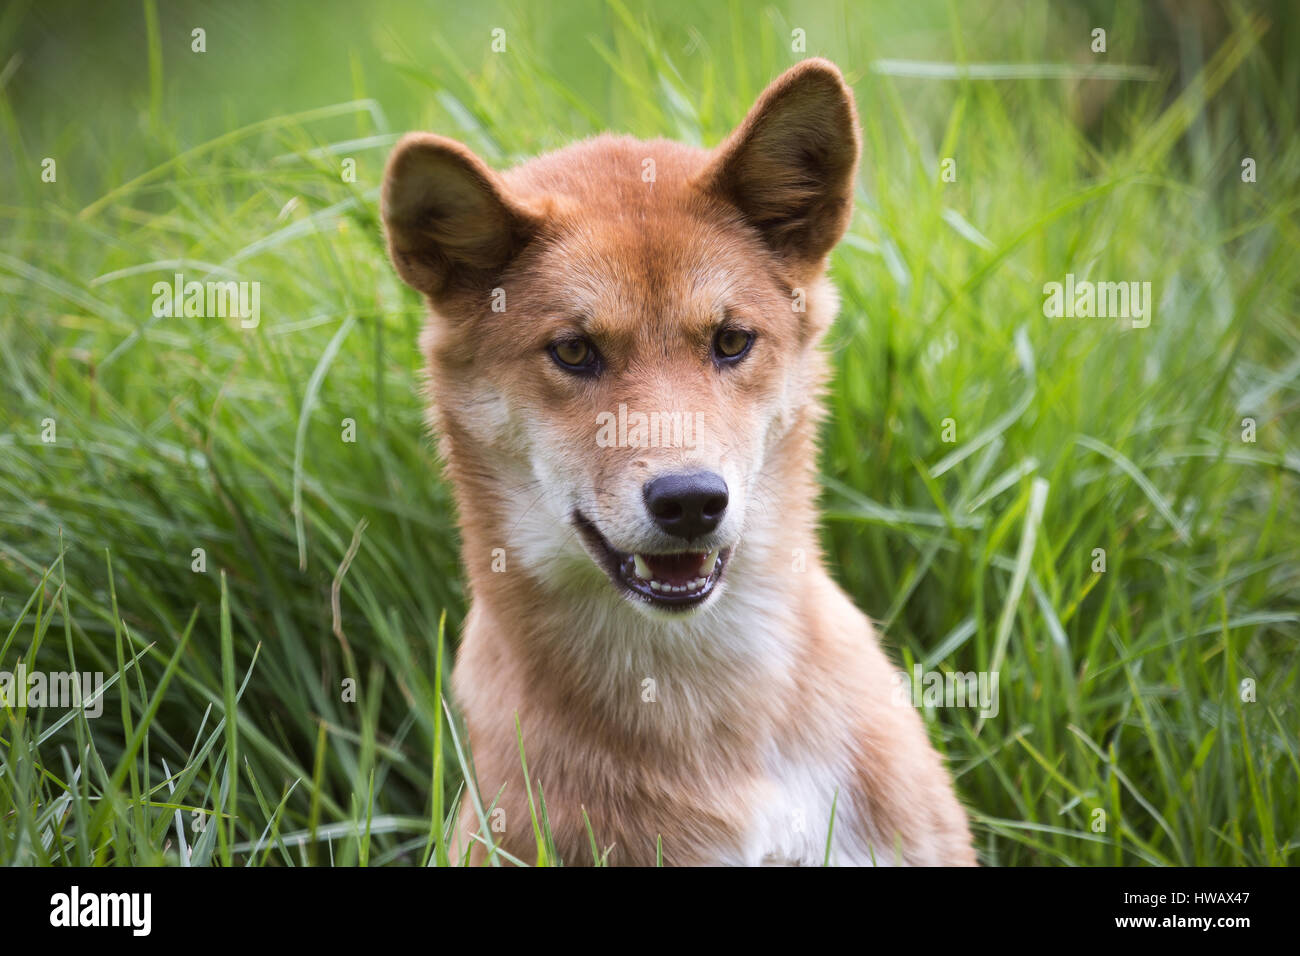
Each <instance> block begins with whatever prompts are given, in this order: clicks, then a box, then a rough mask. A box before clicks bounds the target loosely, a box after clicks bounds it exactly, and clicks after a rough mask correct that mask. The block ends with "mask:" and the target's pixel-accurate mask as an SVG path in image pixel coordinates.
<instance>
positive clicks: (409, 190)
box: [381, 133, 540, 298]
mask: <svg viewBox="0 0 1300 956" xmlns="http://www.w3.org/2000/svg"><path fill="white" fill-rule="evenodd" d="M381 209H382V213H383V217H384V229H385V231H386V232H387V234H388V254H389V256H390V258H392V260H393V265H394V266H395V267H396V268H397V273H398V275H400V276H401V277H402V279H403V280H404V281H405V282H406V283H407V284H408V285H410V286H412V287H414V288H415V289H418V290H419V291H420V292H423V293H425V294H426V295H428V296H430V297H434V298H436V297H439V296H441V295H443V294H445V293H447V292H449V291H451V290H452V289H453V288H456V287H458V286H472V285H473V284H474V283H476V282H479V283H483V282H487V281H489V280H490V279H491V278H492V276H493V275H494V274H495V273H497V272H499V271H500V270H501V269H502V268H504V267H505V266H506V265H507V264H508V263H509V262H510V260H511V259H513V258H514V257H515V256H516V255H517V254H518V253H519V251H520V250H521V249H522V248H523V247H524V246H525V245H526V244H527V243H528V240H529V239H530V238H532V236H533V235H534V234H535V233H536V231H537V228H538V226H539V225H540V217H539V216H538V215H537V214H536V213H535V212H533V211H532V210H531V209H529V208H528V207H527V206H526V205H525V204H524V203H523V202H521V201H520V200H517V199H514V198H512V197H511V196H510V195H509V194H508V193H507V191H506V189H505V187H504V185H503V184H502V182H501V179H500V177H499V176H497V174H496V173H494V172H493V171H492V170H491V169H489V168H488V167H487V166H486V165H484V163H483V161H482V160H480V159H479V158H478V157H477V156H475V155H474V154H473V153H472V152H471V151H470V150H469V149H468V148H467V147H465V146H463V145H462V144H460V143H458V142H456V141H455V140H452V139H446V138H444V137H442V136H435V135H433V134H432V133H410V134H408V135H406V136H403V137H402V139H401V140H400V141H399V142H398V144H397V146H396V147H395V148H394V149H393V154H392V155H391V156H390V157H389V159H388V168H387V169H386V170H385V172H384V186H383V194H382V198H381Z"/></svg>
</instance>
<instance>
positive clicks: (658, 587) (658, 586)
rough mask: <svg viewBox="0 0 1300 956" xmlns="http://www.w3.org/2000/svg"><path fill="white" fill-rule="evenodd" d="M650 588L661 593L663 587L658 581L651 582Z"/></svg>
mask: <svg viewBox="0 0 1300 956" xmlns="http://www.w3.org/2000/svg"><path fill="white" fill-rule="evenodd" d="M650 587H652V588H654V589H655V590H656V591H662V590H663V589H664V586H663V585H662V584H660V583H659V582H658V581H651V582H650Z"/></svg>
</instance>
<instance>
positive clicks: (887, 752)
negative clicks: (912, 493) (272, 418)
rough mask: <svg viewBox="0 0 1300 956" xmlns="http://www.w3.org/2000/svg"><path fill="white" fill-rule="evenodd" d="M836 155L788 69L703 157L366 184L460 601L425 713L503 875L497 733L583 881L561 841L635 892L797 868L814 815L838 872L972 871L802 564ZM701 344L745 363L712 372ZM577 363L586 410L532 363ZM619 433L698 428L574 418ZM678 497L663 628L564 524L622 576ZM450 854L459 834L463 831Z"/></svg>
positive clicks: (509, 839)
mask: <svg viewBox="0 0 1300 956" xmlns="http://www.w3.org/2000/svg"><path fill="white" fill-rule="evenodd" d="M857 154H858V134H857V117H856V113H855V111H854V106H853V100H852V95H851V93H850V92H849V90H848V88H847V87H846V86H845V85H844V83H843V81H842V79H841V78H840V75H839V72H838V70H836V69H835V67H834V66H833V65H831V64H829V63H827V62H826V61H822V60H809V61H805V62H804V63H801V64H799V65H798V66H796V67H794V68H792V69H791V70H789V71H787V72H786V73H785V74H784V75H783V76H782V77H780V78H779V79H778V80H777V81H775V82H774V83H773V84H772V86H771V87H769V89H768V90H767V91H766V92H765V93H764V94H763V96H762V97H761V98H760V99H759V101H758V103H757V104H756V105H755V107H754V109H753V110H752V111H751V113H750V115H749V117H748V118H747V119H746V120H745V122H744V123H743V124H742V125H741V126H740V127H739V128H738V129H737V131H736V132H735V133H734V134H733V135H732V136H731V137H730V138H729V139H728V140H727V141H726V142H724V143H723V144H722V145H721V146H720V147H719V148H718V149H716V150H713V151H706V150H700V149H696V148H692V147H688V146H684V145H681V144H677V143H672V142H665V141H655V142H641V141H637V140H634V139H629V138H618V137H610V136H602V137H598V138H596V139H592V140H589V141H586V142H582V143H578V144H575V145H573V146H570V147H568V148H566V149H563V150H560V151H558V152H556V153H552V154H550V155H546V156H542V157H540V158H538V159H535V160H532V161H531V162H528V163H525V164H524V165H521V166H519V167H517V168H515V169H512V170H510V171H508V172H505V173H495V172H493V171H491V170H489V169H488V168H487V167H486V166H484V165H483V164H482V162H481V161H479V160H478V159H477V158H476V157H475V156H474V155H473V154H472V153H471V152H470V151H469V150H468V149H466V148H465V147H464V146H462V145H460V144H459V143H455V142H454V141H451V140H447V139H443V138H441V137H437V136H433V135H431V134H412V135H411V136H408V137H406V138H405V139H403V140H402V142H401V143H399V145H398V146H397V148H396V150H395V151H394V154H393V157H392V158H391V159H390V162H389V169H388V174H387V176H386V179H385V185H384V210H383V211H384V218H385V224H386V228H387V232H388V237H389V245H390V251H391V253H392V257H393V261H394V263H395V265H396V266H397V268H398V271H399V273H400V274H401V275H402V277H403V278H404V279H405V280H406V281H408V282H409V283H411V284H412V285H413V286H415V287H416V288H418V289H419V290H420V291H421V292H423V293H424V294H425V295H426V297H427V298H428V300H429V303H430V307H431V308H430V311H431V317H430V321H429V323H428V325H427V327H426V331H425V334H424V336H423V339H422V347H423V350H424V352H425V354H426V356H427V360H428V365H429V372H430V378H429V382H430V384H429V396H430V399H431V403H432V407H431V421H432V423H433V424H434V426H435V427H436V429H437V431H438V432H439V434H440V436H441V443H442V444H441V450H442V454H443V457H444V459H445V462H446V468H447V474H448V476H449V478H450V480H451V482H452V485H453V487H454V489H455V495H456V500H457V504H458V507H459V516H460V524H461V530H462V536H463V554H464V562H465V566H466V571H467V575H468V580H469V585H470V591H471V599H472V600H471V609H470V613H469V617H468V619H467V621H466V625H465V631H464V636H463V639H462V642H461V647H460V650H459V655H458V660H457V663H456V668H455V674H454V681H453V688H454V696H455V702H456V704H457V706H458V707H459V709H460V711H461V713H462V714H463V715H464V718H465V721H466V724H467V727H468V731H469V743H470V748H471V751H472V755H473V760H474V764H475V770H476V774H477V778H478V790H477V792H478V794H479V795H480V796H481V798H482V801H483V803H484V804H485V805H489V804H491V803H492V801H493V800H494V799H496V806H497V807H498V808H500V809H502V810H504V818H503V819H504V832H492V833H491V834H490V836H491V838H492V840H493V841H494V842H496V843H498V844H499V845H500V846H501V847H502V848H503V849H505V850H506V851H508V852H509V853H511V854H513V855H515V856H517V857H519V858H521V859H523V860H525V861H531V860H533V859H534V858H535V856H536V849H535V843H534V837H533V830H532V823H531V819H530V813H529V807H528V795H527V792H526V790H525V787H524V782H523V776H522V771H521V767H520V760H519V753H518V747H517V743H516V735H515V717H516V714H517V715H518V720H519V724H520V726H521V727H522V732H523V738H524V744H525V748H526V753H527V758H528V768H529V772H530V775H531V778H532V781H533V786H534V796H535V798H536V796H537V791H538V789H539V787H540V790H541V792H542V793H543V794H544V796H545V801H546V807H547V810H548V813H549V817H550V822H551V827H552V830H553V833H554V839H555V843H556V848H557V850H558V851H559V854H560V856H561V857H562V859H563V861H564V862H565V863H566V864H569V865H574V864H582V863H589V862H590V861H591V858H592V857H591V850H590V842H589V838H588V835H587V830H586V824H585V823H584V820H583V810H584V809H585V811H586V813H587V815H588V816H589V818H590V821H591V827H592V830H593V831H594V834H595V838H596V841H597V843H598V844H599V846H600V848H601V849H602V850H603V849H604V848H605V847H607V846H610V845H612V846H613V850H612V851H611V854H610V860H611V862H614V863H620V864H652V863H653V862H654V860H655V856H656V841H657V839H659V838H662V846H663V856H664V860H665V862H666V863H669V864H712V863H756V862H785V863H807V862H816V859H817V858H818V857H819V853H820V851H818V850H817V847H818V846H821V847H824V845H825V836H826V828H827V825H828V823H829V807H830V802H831V800H832V798H836V799H837V804H836V823H835V834H836V838H835V854H836V857H837V859H839V860H840V861H841V862H872V861H873V860H874V861H875V862H879V863H892V862H904V863H910V864H973V863H974V862H975V858H974V853H973V850H972V848H971V839H970V833H969V830H968V826H967V821H966V816H965V813H964V812H963V810H962V809H961V807H960V805H959V804H958V802H957V800H956V798H955V796H954V793H953V790H952V785H951V782H950V780H949V777H948V774H947V772H946V771H945V769H944V768H943V766H942V763H941V761H940V759H939V756H938V755H937V754H936V752H935V751H934V750H933V749H932V748H931V746H930V744H929V742H928V741H927V739H926V736H925V730H924V727H923V725H922V723H921V721H920V719H919V717H918V715H917V713H916V711H915V710H914V709H913V708H912V707H910V706H899V705H897V704H896V703H894V702H893V700H892V696H893V694H892V691H893V684H892V676H893V670H892V668H891V667H890V665H889V663H888V661H887V660H886V658H885V656H884V654H883V653H882V651H881V650H880V648H879V646H878V643H877V639H876V636H875V634H874V632H873V629H872V627H871V625H870V624H869V623H868V621H867V620H866V618H865V617H864V616H863V615H862V614H861V613H860V612H859V611H858V610H857V609H856V608H855V607H854V606H853V605H852V603H851V602H850V600H849V599H848V598H847V597H846V596H845V595H844V594H843V593H842V592H841V591H840V589H839V588H838V587H837V586H836V585H835V584H834V583H833V581H832V580H831V578H830V576H829V575H828V574H827V572H826V571H825V569H824V567H823V564H822V561H821V556H820V552H819V548H818V543H817V534H816V512H815V501H816V497H817V493H818V487H817V482H816V475H815V437H816V431H817V426H818V422H819V419H820V417H821V414H822V411H821V404H820V395H821V391H822V388H823V385H824V382H825V381H826V378H827V366H826V362H825V359H824V356H823V354H822V352H821V350H820V349H819V347H818V346H819V342H820V340H821V337H822V335H823V334H824V332H825V330H826V328H827V327H828V325H829V324H830V322H831V320H832V319H833V317H834V312H835V309H836V301H835V294H834V290H833V288H832V287H831V286H830V284H829V283H828V282H827V280H826V279H825V277H824V270H825V260H826V255H827V253H828V252H829V251H830V249H831V248H832V247H833V246H834V244H835V243H836V242H837V241H838V240H839V238H840V236H841V235H842V234H843V231H844V229H845V228H846V226H847V223H848V219H849V216H850V215H851V211H852V189H853V182H854V177H855V170H856V164H857ZM646 159H652V160H653V161H654V170H655V176H654V181H653V182H646V181H644V179H643V177H642V171H643V169H645V166H644V160H646ZM493 290H503V292H504V295H505V311H493V309H492V303H493V301H494V300H493V294H494V293H493ZM800 290H801V292H800ZM799 294H802V295H803V296H804V297H805V298H806V301H807V308H806V311H795V310H793V309H792V307H791V302H792V298H793V297H794V296H796V295H799ZM497 295H498V296H499V295H500V293H497ZM728 316H729V317H731V319H732V320H733V321H738V322H740V323H742V324H743V325H744V327H745V328H747V329H750V330H753V331H754V332H756V334H757V338H756V339H755V344H754V346H753V349H752V353H751V354H750V355H748V356H747V357H746V358H745V360H744V361H743V362H741V363H739V364H737V365H736V366H734V367H728V368H724V369H718V368H715V367H714V366H713V364H711V361H710V360H709V355H710V352H709V348H710V342H711V339H712V335H713V330H714V329H715V328H716V327H717V326H718V324H719V322H721V321H723V319H724V317H728ZM575 331H580V332H581V333H583V334H584V335H586V336H587V337H588V338H590V339H591V340H592V341H594V342H596V343H598V344H599V347H600V350H601V353H602V354H603V355H604V356H605V358H606V360H607V367H606V368H605V370H604V371H603V372H602V374H601V375H600V376H599V378H597V379H595V380H584V379H575V377H574V376H572V375H570V374H568V373H566V372H564V371H562V370H560V369H559V368H557V367H556V365H555V363H554V362H552V361H551V359H550V357H549V356H548V354H547V352H546V348H547V346H548V344H550V343H551V342H553V341H555V340H556V338H557V337H558V336H562V335H565V334H571V333H573V332H575ZM620 403H625V404H626V405H627V406H628V407H630V408H647V409H648V408H654V409H661V410H664V411H674V410H679V411H685V412H701V413H702V414H703V415H704V419H703V420H704V422H705V427H704V428H703V429H702V430H701V435H700V438H699V441H698V442H697V443H696V444H695V447H694V448H671V447H670V448H662V447H660V448H644V447H625V448H618V447H610V448H606V447H598V446H597V444H596V442H595V441H594V438H593V436H594V434H595V424H594V423H595V420H596V416H597V415H598V414H599V413H600V412H602V411H607V410H613V409H616V408H617V407H618V406H619V404H620ZM691 467H708V468H713V469H716V470H719V471H721V472H723V473H724V474H726V475H727V481H728V484H729V485H730V486H731V489H732V490H731V504H730V505H729V507H728V516H727V523H725V525H724V527H723V528H722V529H720V530H719V532H718V533H719V535H723V534H725V535H728V536H729V537H728V538H727V541H728V544H729V545H731V546H733V551H732V556H731V559H730V561H729V563H728V565H727V566H726V567H725V569H724V572H725V573H724V574H723V577H722V579H721V583H720V585H719V588H718V590H717V593H716V594H714V595H713V596H712V597H711V598H710V599H709V602H708V603H707V604H706V605H705V606H703V607H702V608H701V609H700V610H698V611H694V612H690V613H687V614H678V615H675V616H671V617H670V616H668V615H665V614H662V613H652V612H648V611H646V610H645V609H644V608H643V607H638V606H635V604H636V602H634V601H630V600H628V599H627V598H625V597H623V596H622V595H621V594H619V593H618V592H617V591H616V589H615V587H614V585H613V584H612V583H611V581H610V580H609V578H608V577H607V576H606V574H605V572H604V571H603V570H602V569H601V567H599V566H598V564H597V562H596V561H595V560H594V559H593V556H592V555H591V554H590V553H589V552H588V549H587V547H585V546H584V544H583V542H582V540H581V539H580V538H579V536H578V535H577V533H576V532H575V530H574V526H573V524H572V523H571V521H570V514H571V513H572V511H573V510H574V509H580V510H581V511H582V513H583V514H585V515H586V516H587V517H588V518H590V519H591V521H592V522H593V523H594V524H595V525H596V526H597V527H598V528H599V529H600V530H601V532H602V533H603V534H604V536H605V537H606V538H607V539H608V540H609V542H610V544H611V545H612V546H614V547H615V548H618V549H620V550H622V551H628V552H631V551H639V550H641V548H640V547H639V544H640V542H642V541H644V540H647V535H650V534H651V533H652V530H653V529H652V528H651V526H650V524H649V523H648V519H647V517H646V516H645V514H644V507H643V505H642V504H641V498H640V488H641V486H642V484H643V483H644V482H645V481H646V480H647V479H649V478H651V477H653V476H655V475H657V474H662V473H664V472H665V471H668V470H672V469H681V468H691ZM494 549H502V551H503V552H504V558H505V561H506V569H505V570H504V571H501V570H499V569H498V570H494V568H493V562H494V556H496V557H497V558H499V557H500V555H501V552H497V551H494ZM800 554H802V555H804V556H805V557H804V560H805V562H806V565H805V567H806V569H805V570H802V571H796V570H793V567H794V566H795V564H796V563H797V561H796V560H795V556H798V555H800ZM647 679H649V680H652V681H653V682H654V687H655V700H653V701H647V700H644V699H643V688H644V686H645V684H644V682H645V681H646V680H647ZM498 792H500V797H499V799H497V794H498ZM837 794H838V796H836V795H837ZM496 819H497V820H501V819H502V817H501V816H498V817H497V818H496ZM461 829H462V832H461V833H460V834H459V837H460V839H461V840H466V839H468V835H469V834H470V833H473V832H476V831H478V829H479V822H478V818H477V815H476V814H475V813H474V811H473V810H472V809H471V808H470V807H469V805H468V801H467V804H466V806H465V808H464V812H463V814H462V828H461ZM475 853H476V857H477V858H481V855H482V850H481V845H479V846H478V849H477V850H476V851H475Z"/></svg>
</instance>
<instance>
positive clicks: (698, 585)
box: [694, 578, 704, 591]
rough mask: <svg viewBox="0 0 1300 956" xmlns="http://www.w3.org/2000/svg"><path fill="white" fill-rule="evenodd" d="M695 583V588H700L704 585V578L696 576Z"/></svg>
mask: <svg viewBox="0 0 1300 956" xmlns="http://www.w3.org/2000/svg"><path fill="white" fill-rule="evenodd" d="M694 585H695V590H697V591H698V590H699V589H700V588H702V587H704V578H696V579H695V581H694Z"/></svg>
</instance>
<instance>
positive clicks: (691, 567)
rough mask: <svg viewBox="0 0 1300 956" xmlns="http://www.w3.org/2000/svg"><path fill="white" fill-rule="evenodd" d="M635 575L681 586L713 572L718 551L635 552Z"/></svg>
mask: <svg viewBox="0 0 1300 956" xmlns="http://www.w3.org/2000/svg"><path fill="white" fill-rule="evenodd" d="M633 558H634V560H635V569H636V575H637V577H639V578H642V579H643V580H647V581H648V580H655V581H660V582H662V583H664V584H671V585H676V586H681V585H685V584H688V583H690V582H692V581H695V580H697V579H699V578H707V577H708V576H709V575H710V574H712V573H713V566H714V565H715V564H716V563H717V560H718V552H717V551H709V552H707V553H705V552H690V551H688V552H686V553H683V554H637V555H633Z"/></svg>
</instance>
